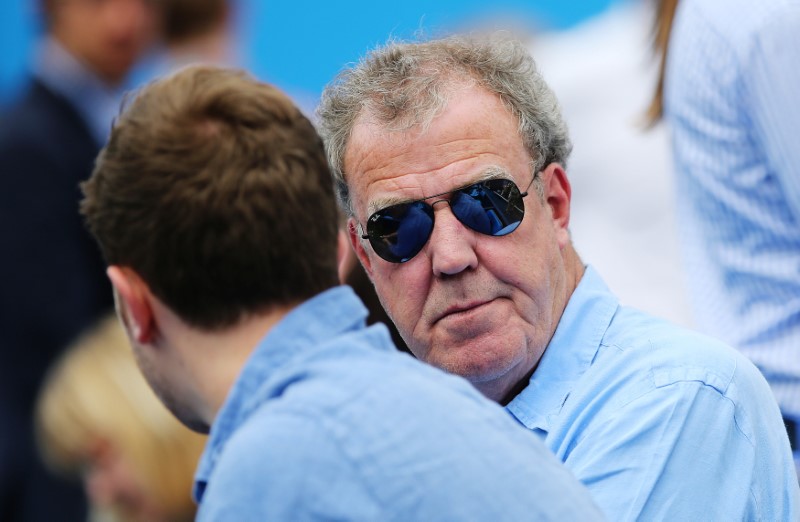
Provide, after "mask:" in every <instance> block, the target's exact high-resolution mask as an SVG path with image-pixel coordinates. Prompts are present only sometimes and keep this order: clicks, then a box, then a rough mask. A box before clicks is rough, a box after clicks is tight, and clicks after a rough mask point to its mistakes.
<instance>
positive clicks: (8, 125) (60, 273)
mask: <svg viewBox="0 0 800 522" xmlns="http://www.w3.org/2000/svg"><path fill="white" fill-rule="evenodd" d="M98 149H99V147H98V145H97V144H96V143H95V141H94V139H93V138H92V136H91V135H90V133H89V130H88V128H87V126H86V125H85V124H84V122H83V121H82V119H81V118H80V116H79V115H78V113H77V112H76V111H75V109H74V108H73V107H72V106H71V105H70V104H69V103H68V102H67V101H66V100H65V99H63V98H61V97H60V96H58V95H56V94H55V93H53V92H51V91H50V90H48V89H47V88H46V87H45V86H44V85H42V84H41V83H39V82H38V81H36V80H33V81H32V83H31V85H30V88H29V89H28V90H27V92H26V93H25V95H24V97H23V98H22V99H21V100H20V102H19V103H17V104H16V105H14V106H13V107H11V109H10V110H9V111H8V112H6V113H5V114H3V115H2V116H0V242H2V243H0V244H2V245H3V248H2V249H0V252H2V253H0V278H2V279H1V281H2V284H1V285H0V415H2V416H3V417H2V418H0V426H2V427H3V428H4V429H3V430H0V519H2V520H15V519H20V520H23V519H24V520H39V519H40V518H39V517H36V516H32V515H31V516H27V515H26V516H24V517H22V518H19V517H17V518H14V516H12V515H9V514H8V510H9V509H11V508H9V506H10V505H11V503H12V502H13V503H15V504H17V505H18V506H19V505H20V503H22V504H24V503H26V502H27V496H26V495H28V492H24V493H22V494H21V493H20V492H17V493H16V494H15V496H14V499H13V500H9V499H8V498H7V497H8V495H9V493H8V491H9V488H11V489H14V488H19V487H21V483H20V482H19V475H18V474H16V475H13V474H14V473H15V472H14V471H9V470H18V471H20V472H25V471H26V468H27V467H28V466H30V462H29V460H28V459H30V458H31V456H32V453H31V452H32V451H33V445H32V443H31V432H30V425H31V418H32V417H31V415H32V408H33V405H34V401H35V397H36V394H37V390H38V387H39V385H40V384H41V381H42V378H43V376H44V373H45V371H46V369H47V367H48V366H49V365H50V364H51V363H52V362H53V360H54V359H55V358H56V357H57V356H58V355H59V354H60V352H61V351H62V350H63V349H64V348H65V346H66V345H67V344H68V343H70V342H71V341H73V340H74V339H75V337H76V336H77V335H78V334H79V333H80V332H81V331H82V330H84V329H85V328H87V327H88V326H90V325H91V324H92V323H94V322H95V321H96V320H97V319H98V318H99V317H100V316H101V315H102V314H103V313H105V312H107V311H108V310H109V309H110V308H111V307H112V305H113V302H112V294H111V288H110V285H109V283H108V281H107V279H106V277H105V273H104V263H103V261H102V259H101V256H100V252H99V249H98V247H97V246H96V245H95V243H94V242H93V240H92V239H91V237H90V236H89V234H88V232H87V231H86V230H85V228H84V226H83V222H82V218H81V216H80V215H79V213H78V202H79V200H80V197H81V192H80V189H79V186H78V185H79V183H80V182H81V181H83V180H85V179H86V178H88V177H89V175H90V174H91V170H92V166H93V163H94V158H95V156H96V155H97V152H98ZM12 417H13V418H12ZM7 426H9V427H10V426H17V427H18V429H16V430H11V429H5V428H6V427H7ZM20 437H25V438H26V439H27V440H23V439H21V438H20ZM23 457H24V458H23ZM15 464H16V465H15ZM12 475H13V476H12ZM3 482H6V483H5V484H4V483H3ZM36 487H40V486H39V484H38V483H37V485H36ZM30 493H32V495H33V498H32V500H33V501H34V503H35V504H40V505H41V504H45V506H38V507H36V508H35V509H42V508H45V511H47V509H46V504H48V498H49V497H48V494H47V493H45V492H43V491H33V492H30ZM52 495H56V493H52ZM51 498H52V497H51ZM41 519H44V518H41ZM56 519H58V520H69V519H70V518H69V515H68V516H67V517H65V513H63V511H62V512H61V513H60V514H59V515H58V516H57V517H54V518H52V520H56Z"/></svg>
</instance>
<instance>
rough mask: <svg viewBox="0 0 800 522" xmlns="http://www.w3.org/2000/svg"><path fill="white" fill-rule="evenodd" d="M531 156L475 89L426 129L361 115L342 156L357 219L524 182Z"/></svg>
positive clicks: (499, 108)
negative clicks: (490, 182) (467, 190)
mask: <svg viewBox="0 0 800 522" xmlns="http://www.w3.org/2000/svg"><path fill="white" fill-rule="evenodd" d="M529 163H530V156H529V155H528V154H527V150H526V149H525V147H524V146H523V143H522V139H521V137H520V134H519V132H518V124H517V120H516V118H515V117H514V116H513V115H512V114H511V112H510V111H509V110H508V109H507V108H506V107H505V106H504V104H503V103H502V101H501V100H500V99H499V97H498V96H496V95H493V94H491V93H489V92H487V91H484V90H483V89H480V88H475V89H473V90H472V91H470V92H464V93H462V96H459V97H455V98H453V99H452V100H450V103H448V104H447V105H446V106H444V107H443V109H442V111H440V113H438V114H437V115H436V117H435V118H433V119H432V120H431V121H430V122H429V123H428V124H427V125H422V124H417V125H414V126H411V127H410V128H405V129H397V128H389V127H387V126H386V125H385V124H382V123H381V122H380V121H376V118H370V117H369V116H368V115H364V116H362V117H360V118H359V120H358V122H357V123H356V125H355V126H354V127H353V131H352V133H351V136H350V139H349V142H348V146H347V149H346V151H345V156H344V162H343V166H344V169H343V170H344V173H345V178H346V180H347V184H348V187H349V189H350V195H351V199H352V207H353V208H352V210H353V211H354V212H355V213H356V214H361V217H366V215H369V214H370V213H371V212H374V211H375V210H378V209H380V208H384V207H386V206H389V205H391V204H396V203H402V202H408V201H414V200H417V199H422V198H425V197H428V196H430V195H432V194H437V193H444V192H448V191H452V190H455V189H458V188H461V187H464V186H467V185H469V184H473V183H476V182H478V181H482V180H485V179H491V178H508V179H511V180H513V181H515V182H516V183H517V184H519V183H520V182H524V181H526V180H527V176H528V174H529V170H530V168H529Z"/></svg>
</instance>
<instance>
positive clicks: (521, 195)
mask: <svg viewBox="0 0 800 522" xmlns="http://www.w3.org/2000/svg"><path fill="white" fill-rule="evenodd" d="M540 172H541V171H537V172H535V173H534V174H533V176H532V177H531V180H530V182H529V183H528V185H527V186H526V187H525V191H524V192H523V191H520V189H519V187H518V186H517V184H516V182H515V181H514V180H513V179H508V178H489V179H484V180H481V181H476V182H474V183H469V184H468V185H464V186H462V187H458V188H455V189H453V190H448V191H446V192H441V193H439V194H433V195H432V196H427V197H424V198H420V199H415V200H412V201H407V202H403V203H396V204H393V205H388V206H386V207H383V208H380V209H378V210H376V211H375V212H373V213H372V214H370V216H369V218H367V220H368V221H369V220H371V219H372V217H373V216H374V215H375V214H377V213H378V212H383V211H385V210H386V209H389V208H392V207H394V206H397V205H413V204H415V203H424V202H426V201H428V200H430V199H433V198H438V197H441V196H448V195H452V194H455V193H457V192H462V191H467V190H468V189H471V188H472V187H475V186H476V185H482V184H484V183H487V182H491V181H508V182H510V183H511V184H512V185H513V186H514V187H515V188H516V190H517V191H518V192H519V200H520V203H522V217H521V218H520V220H519V222H518V223H517V226H516V227H514V229H513V230H511V231H510V232H507V233H505V234H498V235H492V234H487V233H484V232H481V231H479V230H476V229H474V228H472V227H471V226H469V225H468V224H467V223H464V222H463V221H461V218H459V217H458V216H457V215H455V213H454V214H453V215H454V216H455V218H456V219H457V220H458V221H459V223H461V224H462V225H463V226H465V227H466V228H468V229H470V230H473V231H475V232H477V233H479V234H483V235H487V236H490V237H502V236H507V235H509V234H511V233H513V232H514V231H515V230H516V229H517V228H519V225H520V224H521V223H522V220H523V219H524V218H525V204H524V202H523V199H524V198H525V196H527V195H528V194H529V192H530V188H531V185H533V182H534V181H536V179H537V178H538V177H539V174H540ZM451 199H452V198H451ZM451 199H444V198H442V199H438V200H436V201H434V202H432V203H425V205H426V206H427V207H428V208H430V209H433V206H434V205H436V204H437V203H440V202H442V201H444V202H447V204H448V206H449V205H450V201H451ZM451 209H452V207H451ZM451 212H452V210H451ZM433 223H434V218H433V216H432V215H431V232H432V231H433ZM358 226H359V228H360V229H361V232H362V233H361V234H360V237H361V239H366V240H368V241H369V244H370V247H371V248H372V250H373V252H375V254H376V255H377V256H378V257H380V258H381V259H383V260H384V261H387V262H389V263H396V264H400V263H405V262H406V261H410V260H411V259H413V258H414V257H416V255H417V254H419V253H420V252H421V251H422V248H423V247H424V246H425V245H426V244H427V243H428V241H430V233H431V232H429V233H428V237H427V238H426V239H425V242H424V243H422V245H421V246H420V248H419V249H418V250H417V251H416V252H414V253H413V254H412V255H410V256H409V257H407V258H405V259H403V258H400V259H398V260H394V259H387V258H386V257H384V256H383V255H381V253H380V252H379V251H378V250H377V249H376V248H375V245H374V244H373V242H372V241H373V237H372V236H370V234H369V233H364V230H365V228H364V226H363V225H361V223H359V224H358ZM379 240H380V238H377V237H376V238H375V241H379Z"/></svg>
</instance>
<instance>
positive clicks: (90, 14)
mask: <svg viewBox="0 0 800 522" xmlns="http://www.w3.org/2000/svg"><path fill="white" fill-rule="evenodd" d="M44 7H45V13H46V17H47V23H48V27H49V31H50V33H51V34H52V35H53V36H54V37H55V38H56V39H57V40H58V41H59V42H60V43H61V45H63V46H64V48H66V49H67V50H68V51H69V52H70V53H71V54H72V55H73V56H75V57H76V58H77V59H78V60H80V61H81V62H83V63H84V64H85V65H86V66H88V67H89V68H90V69H92V71H94V72H95V73H96V74H97V75H98V76H100V77H101V78H102V79H103V80H105V81H106V82H108V83H109V84H112V85H116V84H118V83H120V82H121V81H122V80H123V79H124V78H125V75H127V74H128V72H129V71H130V69H131V67H133V65H134V64H135V63H136V61H137V60H138V59H139V58H140V57H141V56H142V54H143V53H144V52H145V50H147V49H148V47H149V46H150V45H151V44H152V43H153V41H154V38H155V37H156V34H157V32H158V23H159V19H160V11H159V8H158V2H157V0H44Z"/></svg>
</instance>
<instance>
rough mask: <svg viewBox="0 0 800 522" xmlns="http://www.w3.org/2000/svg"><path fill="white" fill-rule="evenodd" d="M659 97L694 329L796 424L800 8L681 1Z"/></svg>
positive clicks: (726, 0) (799, 399) (785, 2)
mask: <svg viewBox="0 0 800 522" xmlns="http://www.w3.org/2000/svg"><path fill="white" fill-rule="evenodd" d="M664 95H665V114H666V116H667V118H668V121H669V123H670V125H671V126H672V132H673V145H674V152H675V158H676V163H675V166H676V169H677V185H676V187H677V201H678V205H679V212H678V215H679V216H680V218H681V223H680V225H681V226H680V229H681V232H682V242H683V246H684V250H685V258H686V269H687V273H688V275H689V277H690V280H689V283H690V285H689V288H690V292H691V294H692V299H693V304H694V308H695V314H696V318H697V325H698V327H699V328H701V329H702V330H703V331H705V332H707V333H710V334H711V335H714V336H715V337H719V338H720V339H723V340H725V341H726V342H728V343H730V344H731V345H732V346H734V347H736V348H738V349H739V350H741V351H742V352H743V353H744V354H745V355H747V356H748V357H749V358H750V359H751V360H752V361H753V362H755V364H756V365H757V366H758V367H759V369H761V371H762V372H763V373H764V376H765V377H766V378H767V380H768V381H769V383H770V386H771V387H772V390H773V392H774V393H775V396H776V398H777V399H778V404H779V405H780V407H781V410H782V411H783V413H784V415H786V416H787V417H792V418H794V419H795V420H796V421H798V422H800V1H797V0H758V1H751V0H681V2H680V4H679V7H678V11H677V13H676V17H675V23H674V25H673V28H672V36H671V42H670V47H669V53H668V62H667V70H666V82H665V91H664ZM797 442H798V444H800V440H798V441H797ZM798 455H800V454H798Z"/></svg>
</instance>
